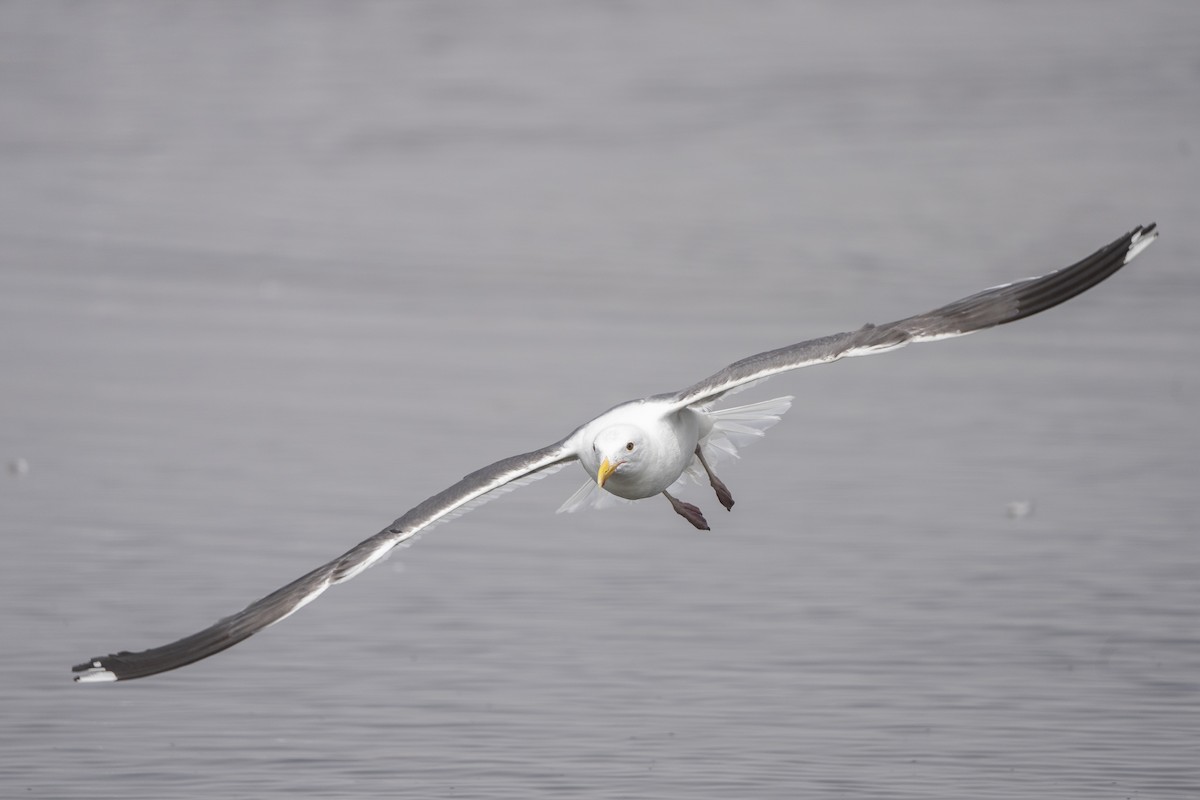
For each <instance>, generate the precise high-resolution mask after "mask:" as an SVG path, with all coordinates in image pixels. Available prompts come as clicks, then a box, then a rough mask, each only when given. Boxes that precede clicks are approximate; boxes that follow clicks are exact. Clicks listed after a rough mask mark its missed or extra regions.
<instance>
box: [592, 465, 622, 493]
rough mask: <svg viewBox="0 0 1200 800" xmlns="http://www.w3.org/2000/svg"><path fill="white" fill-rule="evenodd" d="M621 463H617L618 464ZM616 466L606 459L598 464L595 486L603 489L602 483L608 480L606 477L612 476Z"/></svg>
mask: <svg viewBox="0 0 1200 800" xmlns="http://www.w3.org/2000/svg"><path fill="white" fill-rule="evenodd" d="M619 463H621V462H619V461H618V462H617V464H619ZM617 464H613V463H611V462H610V461H609V460H608V459H607V458H606V459H604V460H603V461H601V462H600V469H598V470H597V471H596V484H597V485H598V486H599V487H600V488H601V489H603V488H604V482H605V481H607V480H608V476H609V475H612V474H613V472H614V471H615V470H616V468H617Z"/></svg>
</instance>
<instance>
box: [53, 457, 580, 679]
mask: <svg viewBox="0 0 1200 800" xmlns="http://www.w3.org/2000/svg"><path fill="white" fill-rule="evenodd" d="M568 441H569V440H568V439H564V440H562V441H561V442H558V443H556V444H553V445H551V446H549V447H545V448H542V449H541V450H535V451H534V452H532V453H525V454H524V455H519V456H512V457H511V458H506V459H503V460H502V461H497V462H496V463H495V464H492V465H491V466H488V467H484V468H483V469H481V470H478V471H476V472H472V473H471V474H470V475H468V476H466V477H465V478H463V479H462V480H460V481H459V482H458V483H456V484H454V485H453V486H451V487H450V488H449V489H446V490H445V491H442V492H439V493H438V494H436V495H434V496H433V497H430V498H429V499H428V500H426V501H425V502H423V503H421V504H420V505H418V506H416V507H415V508H413V509H412V510H410V511H409V512H408V513H406V514H405V515H404V516H402V517H400V518H399V519H397V520H396V521H395V522H393V523H392V524H391V525H389V526H388V527H386V528H384V529H383V530H382V531H380V532H379V533H377V534H375V535H374V536H372V537H371V538H370V539H367V540H365V541H363V542H360V543H359V544H358V545H355V546H354V547H352V548H351V549H350V550H348V551H346V552H345V553H344V554H342V555H340V556H338V557H337V558H335V559H334V560H333V561H330V562H329V563H328V564H324V565H322V566H320V567H317V568H316V569H314V570H313V571H312V572H310V573H308V574H307V575H304V576H303V577H300V578H297V579H296V580H294V581H292V582H291V583H289V584H288V585H287V586H284V587H283V588H281V589H277V590H275V591H274V592H271V594H269V595H267V596H266V597H264V598H262V599H261V600H257V601H255V602H253V603H251V604H250V605H248V606H246V608H244V609H243V610H241V611H239V612H238V613H236V614H233V615H232V616H228V617H225V618H224V619H222V620H219V621H218V622H216V623H215V624H213V625H210V626H209V627H207V628H205V629H204V630H202V631H200V632H199V633H194V634H192V635H191V636H187V637H185V638H183V639H180V640H178V641H175V642H171V643H170V644H166V645H163V646H162V647H155V648H152V649H150V650H143V651H141V652H138V653H131V652H129V651H127V650H122V651H121V652H119V653H114V654H112V655H108V656H102V657H98V658H93V659H92V660H90V661H88V662H87V663H85V664H79V665H77V666H75V667H74V668H73V670H72V671H74V672H79V673H82V674H80V675H77V676H76V677H75V680H77V681H85V682H91V681H122V680H129V679H130V678H144V677H146V676H147V675H154V674H156V673H159V672H166V671H167V670H172V669H176V668H178V667H182V666H185V665H187V664H191V663H192V662H194V661H199V660H200V659H202V658H207V657H209V656H211V655H213V654H214V653H219V652H221V651H222V650H224V649H226V648H227V647H232V646H233V645H235V644H237V643H238V642H240V641H242V640H243V639H246V638H248V637H250V636H253V635H254V634H255V633H258V632H259V631H261V630H262V629H263V628H266V627H267V626H269V625H274V624H275V623H276V622H279V621H280V620H282V619H286V618H287V617H289V616H291V615H292V614H294V613H295V612H296V611H299V610H300V609H301V608H302V607H303V606H305V605H307V604H308V603H310V602H312V601H313V600H315V599H316V598H317V596H318V595H320V594H321V593H322V592H324V591H325V590H326V589H328V588H329V587H330V586H333V585H334V584H335V583H341V582H342V581H346V580H349V579H351V578H353V577H354V576H355V575H357V574H358V573H360V572H362V571H363V570H364V569H366V568H367V567H370V566H372V565H373V564H376V563H378V562H379V561H381V560H382V559H383V558H384V557H386V556H387V555H388V553H390V552H391V551H392V549H393V548H395V547H396V546H397V545H399V544H401V543H403V542H405V541H407V540H408V539H411V538H412V537H413V536H415V535H417V534H418V533H420V532H421V531H423V530H426V529H428V528H429V527H430V526H431V525H434V524H436V523H438V522H443V521H445V520H447V519H451V518H453V517H455V516H457V515H458V514H461V513H463V512H464V511H467V510H469V509H471V508H473V507H474V506H475V505H477V504H479V503H481V502H485V501H486V500H489V499H491V498H493V497H495V496H497V495H498V494H501V493H503V491H504V490H506V489H511V488H516V487H517V486H520V485H522V484H523V483H525V482H528V481H531V480H534V479H537V478H541V477H544V476H546V475H549V474H550V473H552V472H554V471H555V470H557V469H559V468H561V467H562V466H564V465H566V464H567V463H569V462H571V461H574V460H575V451H574V450H573V449H572V448H571V447H569V446H568V445H567V442H568Z"/></svg>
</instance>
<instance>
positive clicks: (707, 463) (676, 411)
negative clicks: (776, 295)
mask: <svg viewBox="0 0 1200 800" xmlns="http://www.w3.org/2000/svg"><path fill="white" fill-rule="evenodd" d="M1157 236H1158V233H1157V232H1156V231H1155V225H1154V223H1151V224H1149V225H1139V226H1138V227H1136V228H1134V229H1133V230H1132V231H1130V232H1129V233H1127V234H1125V235H1124V236H1122V237H1120V238H1118V239H1117V240H1115V241H1113V242H1112V243H1110V244H1108V245H1106V246H1104V247H1102V248H1100V249H1099V250H1097V251H1096V252H1095V253H1093V254H1092V255H1090V256H1088V257H1087V258H1084V259H1083V260H1081V261H1079V262H1078V263H1075V264H1073V265H1071V266H1069V267H1066V268H1064V269H1060V270H1058V271H1056V272H1051V273H1049V274H1046V275H1043V276H1040V277H1034V278H1026V279H1024V280H1019V281H1015V282H1013V283H1006V284H1003V285H1000V286H994V287H992V288H990V289H986V290H984V291H982V292H979V293H978V294H973V295H971V296H970V297H967V298H964V299H962V300H958V301H956V302H954V303H950V304H949V305H945V306H942V307H941V308H938V309H935V310H933V311H929V312H927V313H924V314H917V315H916V316H912V317H905V318H904V319H901V320H898V321H896V322H891V323H888V324H886V325H869V324H868V325H864V326H863V327H861V328H858V329H857V330H853V331H850V332H847V333H835V334H833V335H831V336H823V337H821V338H819V339H811V340H809V341H806V342H800V343H798V344H792V345H788V346H786V347H781V348H779V349H777V350H768V351H766V352H764V353H758V354H757V355H752V356H749V357H748V358H743V359H741V360H740V361H735V362H734V363H732V364H730V365H729V366H727V367H725V368H724V369H722V370H720V371H719V372H716V373H714V374H712V375H710V376H709V377H707V378H705V379H704V380H702V381H700V382H699V383H695V384H693V385H691V386H689V387H687V388H686V389H683V390H681V391H678V392H670V393H666V394H656V395H652V396H650V397H646V398H643V399H641V400H632V401H629V402H626V403H621V404H620V405H617V406H614V407H613V408H611V409H609V410H608V411H605V412H604V413H603V414H601V415H600V416H598V417H596V418H595V419H593V420H591V421H590V422H586V423H584V424H583V425H581V426H579V427H578V428H576V429H575V430H574V431H572V432H571V433H570V434H569V435H568V436H566V437H565V438H563V439H560V440H559V441H557V442H555V443H554V444H552V445H549V446H548V447H543V448H541V449H539V450H533V451H531V452H528V453H522V454H521V455H515V456H510V457H509V458H505V459H501V460H500V461H497V462H495V463H494V464H491V465H489V466H486V467H484V468H483V469H480V470H476V471H475V472H472V473H471V474H469V475H467V476H466V477H465V478H463V479H462V480H460V481H459V482H458V483H455V484H454V485H453V486H451V487H449V488H448V489H445V490H443V491H441V492H439V493H438V494H435V495H434V496H432V497H430V498H428V499H427V500H424V501H423V502H421V503H419V504H418V505H416V506H414V507H413V508H412V509H410V510H409V511H408V512H406V513H405V514H404V515H403V516H401V517H400V518H399V519H397V520H396V521H395V522H393V523H392V524H391V525H389V526H387V527H386V528H384V529H383V530H382V531H380V532H379V533H377V534H375V535H374V536H372V537H371V538H369V539H366V540H364V541H363V542H361V543H359V544H358V545H356V546H354V547H352V548H351V549H350V550H348V551H346V552H345V553H344V554H342V555H340V556H338V557H337V558H335V559H333V560H332V561H330V562H328V563H326V564H323V565H322V566H320V567H317V568H316V569H314V570H313V571H312V572H309V573H308V574H306V575H304V576H302V577H300V578H297V579H296V580H294V581H292V582H291V583H289V584H288V585H286V586H284V587H282V588H280V589H277V590H276V591H274V592H272V593H271V594H269V595H267V596H266V597H263V598H262V599H260V600H257V601H255V602H253V603H251V604H250V605H249V606H247V607H246V608H245V609H243V610H242V611H239V612H237V613H236V614H232V615H230V616H228V617H225V618H223V619H221V620H219V621H217V622H216V623H214V624H213V625H211V626H209V627H207V628H205V629H204V630H202V631H200V632H199V633H194V634H192V635H191V636H187V637H184V638H182V639H179V640H178V641H174V642H171V643H170V644H166V645H163V646H161V647H155V648H151V649H149V650H143V651H140V652H129V651H126V650H123V651H121V652H118V653H114V654H112V655H108V656H100V657H97V658H93V659H91V660H89V661H87V662H85V663H83V664H79V665H77V666H75V667H73V670H72V671H73V672H76V673H79V674H78V675H76V677H75V680H76V681H83V682H88V683H91V682H110V681H121V680H130V679H132V678H142V677H146V676H148V675H154V674H157V673H160V672H166V671H168V670H173V669H176V668H178V667H182V666H185V665H187V664H191V663H193V662H196V661H199V660H200V659H203V658H207V657H209V656H211V655H213V654H215V653H219V652H221V651H222V650H225V649H226V648H228V647H232V646H233V645H235V644H237V643H238V642H241V641H242V640H244V639H246V638H248V637H250V636H252V635H254V634H255V633H257V632H259V631H261V630H262V629H264V628H266V627H268V626H270V625H274V624H275V623H277V622H279V621H281V620H283V619H286V618H287V617H289V616H291V615H292V614H294V613H295V612H296V611H298V610H300V609H301V608H302V607H304V606H305V605H307V604H308V603H310V602H312V601H313V600H314V599H316V598H317V597H318V596H319V595H320V594H321V593H323V592H324V591H325V590H326V589H328V588H329V587H330V586H333V585H334V584H336V583H341V582H343V581H347V580H349V579H351V578H353V577H354V576H355V575H358V574H359V573H360V572H362V571H363V570H365V569H367V568H368V567H370V566H372V565H374V564H377V563H379V562H380V561H381V560H383V559H384V558H385V557H386V556H387V555H388V554H389V553H391V552H392V550H393V549H395V548H396V547H397V546H398V545H400V544H403V543H404V542H406V541H408V540H410V539H412V537H414V536H416V535H417V534H418V533H420V532H422V531H425V530H428V529H429V528H430V527H431V526H433V525H435V524H437V523H440V522H445V521H447V520H449V519H452V518H453V517H455V516H457V515H459V514H461V513H463V512H465V511H467V510H469V509H471V508H473V507H475V506H477V505H479V504H480V503H482V502H485V501H487V500H489V499H492V498H494V497H496V496H498V495H500V494H502V493H504V492H505V491H508V490H511V489H513V488H516V487H517V486H520V485H523V484H525V483H528V482H530V481H532V480H536V479H538V478H542V477H545V476H546V475H549V474H550V473H552V472H554V471H556V470H558V469H561V468H562V467H564V466H566V465H567V464H570V463H572V462H578V463H579V464H580V465H581V466H582V467H583V470H584V472H586V473H587V481H586V482H585V483H584V485H583V487H582V488H581V489H580V490H579V491H578V492H576V493H575V494H574V495H573V496H572V497H571V498H570V499H568V500H567V502H566V503H565V504H564V505H563V507H562V508H561V509H559V510H560V511H573V510H575V509H577V508H581V507H583V506H586V505H589V504H592V505H602V504H603V501H604V500H605V499H606V498H610V497H616V498H620V499H624V500H631V501H632V500H641V499H644V498H648V497H654V496H656V495H662V496H663V497H664V498H666V500H667V501H668V502H669V503H670V504H671V507H672V508H673V509H674V510H675V512H676V513H677V514H679V515H680V516H681V517H683V518H684V519H685V520H687V521H688V522H689V523H691V524H692V525H694V526H695V527H696V528H699V529H702V530H708V528H709V525H708V521H707V520H706V519H705V517H704V514H703V513H702V512H701V510H700V509H699V508H698V507H697V506H695V505H693V504H692V503H687V502H684V501H682V500H680V499H679V498H678V497H676V496H675V495H674V494H673V493H672V492H673V491H674V490H676V487H677V485H678V484H681V483H683V482H684V481H685V480H686V479H689V478H695V479H699V480H707V481H708V483H709V485H710V486H711V487H712V489H713V491H714V492H715V493H716V495H717V500H718V501H719V502H720V503H721V505H722V506H724V507H725V508H726V509H727V510H729V509H732V508H733V495H732V494H731V493H730V491H729V488H728V487H727V486H726V485H725V484H724V483H723V482H722V481H721V480H720V478H718V477H717V476H716V474H715V473H714V472H713V464H714V463H716V462H717V461H718V460H719V459H720V458H721V457H723V456H729V455H736V454H737V448H738V446H739V445H744V444H747V443H749V442H750V441H753V440H754V439H756V438H758V437H761V436H762V435H763V432H764V431H765V430H766V429H767V428H769V427H770V426H771V425H773V424H774V423H776V422H778V421H779V419H780V417H781V416H782V414H783V413H784V412H785V411H787V409H788V407H789V406H790V404H791V401H792V398H791V397H780V398H776V399H774V400H768V401H765V402H761V403H755V404H752V405H745V406H738V407H735V408H724V409H715V408H714V407H713V406H714V404H715V403H716V402H717V401H719V400H721V399H722V398H724V397H725V396H726V395H729V394H732V393H734V392H737V391H740V390H742V389H746V388H748V387H749V386H750V385H752V384H755V383H757V382H759V381H762V380H765V379H766V378H770V377H772V376H775V375H778V374H780V373H782V372H788V371H790V370H794V369H799V368H801V367H810V366H814V365H816V364H829V363H831V362H834V361H837V360H839V359H842V358H852V357H855V356H868V355H875V354H877V353H886V352H888V351H890V350H895V349H897V348H900V347H904V346H905V345H907V344H912V343H914V342H933V341H937V340H939V339H949V338H952V337H955V336H963V335H965V334H968V333H974V332H975V331H980V330H983V329H985V328H991V327H993V326H995V325H1003V324H1005V323H1008V322H1013V321H1015V320H1019V319H1023V318H1025V317H1029V316H1032V315H1034V314H1039V313H1041V312H1043V311H1045V310H1047V309H1049V308H1053V307H1054V306H1056V305H1058V304H1060V303H1063V302H1065V301H1067V300H1069V299H1071V298H1072V297H1074V296H1076V295H1078V294H1080V293H1082V292H1085V291H1087V290H1088V289H1090V288H1092V287H1093V286H1095V285H1097V284H1098V283H1100V282H1101V281H1104V280H1105V279H1107V278H1108V277H1109V276H1111V275H1112V274H1113V273H1115V272H1116V271H1117V270H1119V269H1121V267H1123V266H1124V265H1126V264H1128V263H1129V262H1130V261H1132V260H1133V259H1134V257H1135V256H1137V255H1138V254H1139V253H1140V252H1142V250H1144V249H1146V248H1147V247H1148V246H1149V245H1150V244H1151V243H1152V242H1153V241H1154V239H1155V238H1156V237H1157Z"/></svg>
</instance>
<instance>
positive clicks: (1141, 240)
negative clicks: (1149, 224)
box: [1124, 230, 1158, 264]
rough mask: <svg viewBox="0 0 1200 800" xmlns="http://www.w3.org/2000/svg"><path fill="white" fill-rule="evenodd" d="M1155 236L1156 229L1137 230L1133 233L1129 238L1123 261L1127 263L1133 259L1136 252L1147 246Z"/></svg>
mask: <svg viewBox="0 0 1200 800" xmlns="http://www.w3.org/2000/svg"><path fill="white" fill-rule="evenodd" d="M1157 238H1158V231H1157V230H1154V231H1150V233H1143V232H1142V231H1138V232H1137V233H1136V234H1134V235H1133V237H1132V238H1130V240H1129V252H1127V253H1126V254H1125V262H1124V263H1126V264H1128V263H1129V262H1130V261H1133V260H1134V259H1135V258H1137V255H1138V253H1140V252H1142V251H1143V250H1145V249H1146V248H1147V247H1149V246H1150V245H1151V244H1152V243H1153V242H1154V240H1155V239H1157Z"/></svg>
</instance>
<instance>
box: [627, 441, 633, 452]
mask: <svg viewBox="0 0 1200 800" xmlns="http://www.w3.org/2000/svg"><path fill="white" fill-rule="evenodd" d="M625 449H626V450H630V451H632V450H633V442H626V444H625Z"/></svg>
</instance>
